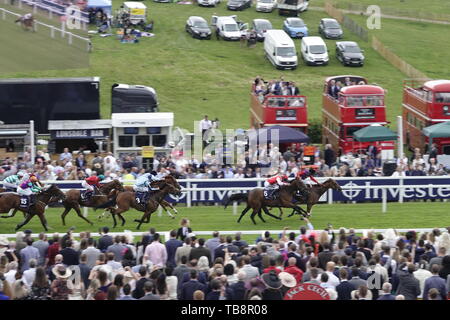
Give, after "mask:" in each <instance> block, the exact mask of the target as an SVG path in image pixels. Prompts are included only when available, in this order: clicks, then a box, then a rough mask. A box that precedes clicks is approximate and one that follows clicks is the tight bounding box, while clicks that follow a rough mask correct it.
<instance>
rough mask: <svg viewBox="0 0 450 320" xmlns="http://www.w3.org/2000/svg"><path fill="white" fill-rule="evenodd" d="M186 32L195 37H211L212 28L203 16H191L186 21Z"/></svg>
mask: <svg viewBox="0 0 450 320" xmlns="http://www.w3.org/2000/svg"><path fill="white" fill-rule="evenodd" d="M186 32H187V33H190V34H191V36H192V37H193V38H198V39H208V40H209V39H211V29H210V28H209V26H208V23H207V22H206V20H205V19H203V18H202V17H197V16H191V17H189V19H187V21H186Z"/></svg>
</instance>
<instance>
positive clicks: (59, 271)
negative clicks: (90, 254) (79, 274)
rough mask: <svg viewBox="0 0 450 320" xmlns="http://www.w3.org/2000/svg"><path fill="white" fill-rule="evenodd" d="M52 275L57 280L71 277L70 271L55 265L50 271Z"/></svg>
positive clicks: (61, 265)
mask: <svg viewBox="0 0 450 320" xmlns="http://www.w3.org/2000/svg"><path fill="white" fill-rule="evenodd" d="M52 272H53V274H54V275H55V276H56V277H57V278H63V279H66V278H68V277H70V276H71V275H72V270H70V269H67V268H66V267H65V266H64V265H63V264H57V265H56V266H54V267H53V269H52Z"/></svg>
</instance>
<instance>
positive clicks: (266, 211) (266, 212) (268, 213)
mask: <svg viewBox="0 0 450 320" xmlns="http://www.w3.org/2000/svg"><path fill="white" fill-rule="evenodd" d="M262 209H263V210H264V213H265V214H267V215H269V216H271V217H272V218H275V219H278V220H281V218H280V217H277V216H275V215H273V214H271V213H270V211H269V210H268V209H267V207H266V206H263V207H262ZM280 209H281V208H280Z"/></svg>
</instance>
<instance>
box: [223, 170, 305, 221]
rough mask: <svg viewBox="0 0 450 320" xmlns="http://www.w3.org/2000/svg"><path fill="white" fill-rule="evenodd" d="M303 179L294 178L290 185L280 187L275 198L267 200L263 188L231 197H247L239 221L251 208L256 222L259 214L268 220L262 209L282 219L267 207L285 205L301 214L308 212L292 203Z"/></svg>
mask: <svg viewBox="0 0 450 320" xmlns="http://www.w3.org/2000/svg"><path fill="white" fill-rule="evenodd" d="M301 183H302V182H301V181H300V180H299V179H293V180H292V181H291V182H290V183H289V184H288V185H284V186H281V187H280V188H279V189H278V197H277V199H275V200H267V199H266V198H265V197H264V190H263V189H261V188H255V189H253V190H251V191H250V192H249V193H248V194H241V196H240V197H239V196H235V197H233V196H232V197H233V199H232V197H230V199H232V201H234V200H239V198H241V199H245V197H246V198H247V200H246V201H247V207H246V208H245V209H244V210H243V211H242V213H241V215H240V217H239V219H238V221H237V222H238V223H239V222H241V219H242V217H243V216H244V215H245V214H246V213H247V212H248V211H249V210H250V209H253V212H252V214H251V216H250V218H251V219H252V222H253V223H254V224H256V222H255V216H256V215H258V217H259V218H260V219H261V221H263V222H266V221H265V220H264V219H263V217H262V214H261V210H263V211H264V213H265V214H267V215H269V216H271V217H273V218H275V219H278V220H281V218H280V217H277V216H274V215H273V214H271V213H270V212H269V210H268V209H267V207H283V208H292V209H294V211H297V212H299V213H300V214H306V211H305V210H303V209H302V208H300V207H299V206H297V205H296V204H294V203H292V198H293V197H294V195H295V193H296V192H297V191H298V190H300V189H301Z"/></svg>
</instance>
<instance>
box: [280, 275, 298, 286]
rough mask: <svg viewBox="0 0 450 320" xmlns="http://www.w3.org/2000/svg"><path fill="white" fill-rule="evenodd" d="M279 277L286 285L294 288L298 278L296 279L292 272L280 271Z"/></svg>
mask: <svg viewBox="0 0 450 320" xmlns="http://www.w3.org/2000/svg"><path fill="white" fill-rule="evenodd" d="M278 277H279V278H280V280H281V284H282V285H283V286H285V287H288V288H293V287H295V286H296V285H297V280H295V277H294V276H293V275H292V274H290V273H287V272H280V273H279V274H278Z"/></svg>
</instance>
